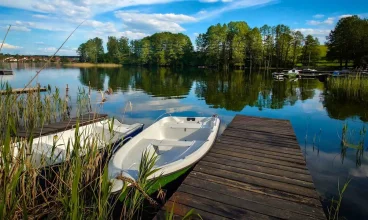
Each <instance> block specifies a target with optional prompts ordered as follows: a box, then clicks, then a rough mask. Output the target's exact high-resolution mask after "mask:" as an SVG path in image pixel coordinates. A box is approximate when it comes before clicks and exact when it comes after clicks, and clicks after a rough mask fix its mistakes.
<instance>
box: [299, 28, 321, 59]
mask: <svg viewBox="0 0 368 220" xmlns="http://www.w3.org/2000/svg"><path fill="white" fill-rule="evenodd" d="M320 58H321V51H320V47H319V41H318V38H313V36H312V35H308V36H307V37H306V38H305V42H304V47H303V52H302V63H303V65H308V66H309V65H311V64H314V63H315V62H317V61H318V60H319V59H320Z"/></svg>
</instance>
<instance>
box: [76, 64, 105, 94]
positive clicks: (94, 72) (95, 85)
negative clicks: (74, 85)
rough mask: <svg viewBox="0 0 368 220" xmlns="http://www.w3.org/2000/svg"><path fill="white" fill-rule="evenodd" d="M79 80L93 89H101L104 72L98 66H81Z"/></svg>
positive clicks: (102, 87)
mask: <svg viewBox="0 0 368 220" xmlns="http://www.w3.org/2000/svg"><path fill="white" fill-rule="evenodd" d="M79 81H80V82H81V83H82V84H83V85H85V86H88V85H89V84H90V85H91V88H92V89H94V90H103V89H104V82H105V73H104V71H103V69H100V68H81V69H80V74H79Z"/></svg>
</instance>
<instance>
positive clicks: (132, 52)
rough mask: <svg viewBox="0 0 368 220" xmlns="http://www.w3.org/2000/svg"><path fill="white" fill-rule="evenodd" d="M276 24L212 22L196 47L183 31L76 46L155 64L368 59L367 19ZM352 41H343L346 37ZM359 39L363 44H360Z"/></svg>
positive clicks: (85, 56)
mask: <svg viewBox="0 0 368 220" xmlns="http://www.w3.org/2000/svg"><path fill="white" fill-rule="evenodd" d="M302 32H303V30H298V29H295V30H292V29H291V28H290V27H288V26H286V25H283V24H280V25H277V26H269V25H264V26H262V27H261V28H258V27H254V28H251V27H249V25H248V24H247V23H246V22H245V21H237V22H230V23H228V24H217V25H212V26H210V27H209V28H208V29H207V31H206V33H202V34H198V36H197V38H196V40H195V44H196V45H195V49H194V46H193V44H192V41H191V40H190V38H189V37H188V36H187V35H184V34H182V33H179V34H174V33H170V32H163V33H155V34H153V35H151V36H147V37H145V38H143V39H140V40H129V39H128V38H126V37H120V38H116V37H113V36H110V37H108V41H107V53H105V52H104V47H103V40H102V39H100V38H98V37H96V38H93V39H90V40H88V41H87V42H85V43H83V44H81V45H80V46H79V48H78V50H77V53H78V55H79V56H80V62H92V63H117V64H130V65H155V66H187V65H191V66H207V67H235V68H236V67H240V68H243V67H245V66H246V67H266V68H271V67H275V68H286V67H295V66H310V67H316V66H329V67H340V68H342V67H345V68H347V67H348V66H354V67H361V68H366V67H367V64H368V56H367V55H366V54H368V46H364V45H368V21H367V20H366V19H361V18H359V17H358V16H351V17H345V18H341V19H340V20H339V22H338V23H337V24H336V27H335V29H334V30H332V31H331V32H330V34H329V36H328V37H327V42H326V44H325V45H321V43H320V40H319V39H318V38H315V37H313V36H312V35H307V36H304V35H303V33H302ZM346 41H348V42H351V43H349V44H345V43H344V42H346ZM362 45H363V46H362Z"/></svg>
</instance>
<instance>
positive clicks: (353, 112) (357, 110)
mask: <svg viewBox="0 0 368 220" xmlns="http://www.w3.org/2000/svg"><path fill="white" fill-rule="evenodd" d="M323 105H324V107H325V108H326V111H327V114H328V116H329V117H330V118H335V119H340V120H345V119H347V118H350V117H355V116H358V117H359V119H360V120H362V121H364V122H368V111H367V109H368V106H367V105H364V104H362V103H359V102H354V101H349V100H346V99H340V98H337V97H334V96H332V95H330V94H329V92H328V91H325V95H324V101H323Z"/></svg>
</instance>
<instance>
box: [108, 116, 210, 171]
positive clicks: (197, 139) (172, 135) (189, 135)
mask: <svg viewBox="0 0 368 220" xmlns="http://www.w3.org/2000/svg"><path fill="white" fill-rule="evenodd" d="M215 123H216V120H215V118H214V117H210V118H179V117H166V118H164V119H162V120H160V121H159V122H158V123H156V124H154V125H152V126H150V127H149V128H148V129H146V130H144V131H143V132H142V133H141V134H139V135H138V136H137V138H136V141H131V142H129V143H127V145H125V146H124V147H123V148H122V149H121V150H120V151H118V152H117V154H116V155H115V156H116V158H119V159H117V161H116V163H117V164H116V165H117V167H119V166H120V170H121V162H122V163H123V164H122V168H123V169H124V172H127V173H128V174H129V175H130V176H131V177H133V178H137V177H138V169H139V163H140V160H141V156H142V154H143V152H145V151H147V152H148V153H149V154H150V155H155V156H157V161H156V164H155V167H156V168H162V167H164V166H166V165H168V164H171V163H174V162H177V161H180V160H184V159H185V158H186V157H187V156H189V155H191V154H192V153H193V152H195V151H196V150H198V149H199V148H200V147H201V146H203V145H204V144H205V142H207V141H208V138H209V136H210V134H211V132H214V127H215V125H216V124H215ZM138 137H140V138H138ZM128 145H129V146H128ZM127 151H128V152H127ZM119 161H120V162H119ZM119 163H120V164H119ZM114 164H115V162H114Z"/></svg>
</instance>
